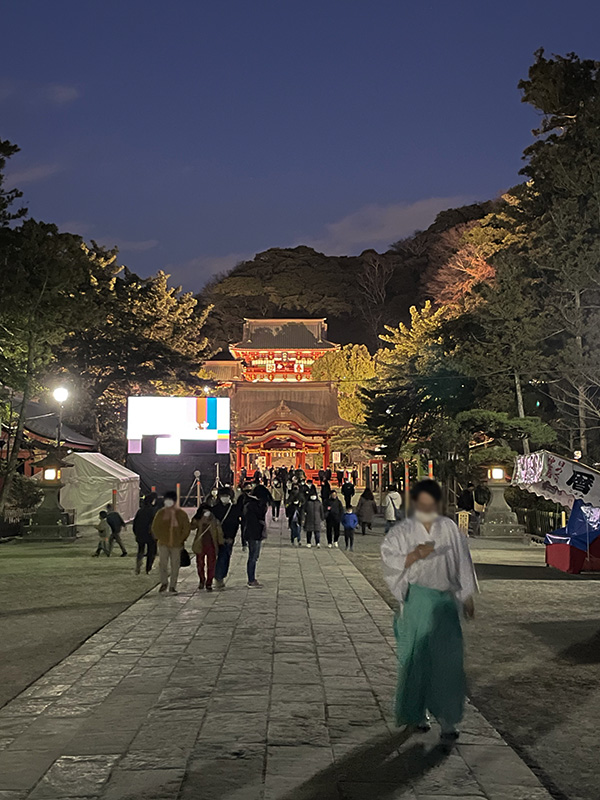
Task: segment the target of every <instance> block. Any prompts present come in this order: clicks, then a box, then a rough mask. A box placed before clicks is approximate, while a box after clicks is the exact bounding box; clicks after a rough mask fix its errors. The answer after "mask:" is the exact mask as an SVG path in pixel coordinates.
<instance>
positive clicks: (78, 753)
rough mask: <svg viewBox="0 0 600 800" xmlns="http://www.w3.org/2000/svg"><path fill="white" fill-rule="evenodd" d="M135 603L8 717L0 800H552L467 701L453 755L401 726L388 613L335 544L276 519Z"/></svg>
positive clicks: (1, 740) (2, 728)
mask: <svg viewBox="0 0 600 800" xmlns="http://www.w3.org/2000/svg"><path fill="white" fill-rule="evenodd" d="M244 558H245V554H244V553H243V552H242V550H241V548H240V547H237V548H236V550H235V551H234V557H233V560H232V568H231V576H230V579H229V580H228V583H227V588H226V589H225V591H223V592H217V591H215V592H212V593H207V592H204V591H203V592H200V591H199V590H198V589H197V583H196V582H197V579H196V577H195V574H194V570H193V568H191V569H187V570H183V571H182V579H181V583H180V593H179V594H178V595H176V596H170V595H166V596H165V595H159V594H158V593H157V592H152V593H150V594H148V595H146V596H145V597H143V598H141V599H140V600H138V601H137V602H136V603H134V604H133V605H132V606H130V607H129V608H128V609H126V610H125V611H123V612H122V613H121V614H120V615H119V616H118V617H117V618H115V619H114V620H113V621H112V622H110V623H108V624H107V625H106V626H105V627H104V628H103V629H102V630H100V631H99V632H98V633H97V634H96V635H94V636H92V637H91V638H90V639H89V640H88V641H87V642H85V643H84V644H83V645H82V646H81V647H80V648H79V649H78V650H76V651H75V652H74V653H73V654H72V655H70V656H69V657H67V658H66V659H64V661H62V662H61V663H60V664H58V665H57V666H56V667H54V668H53V669H51V670H50V671H49V672H48V673H46V675H44V676H43V677H42V678H40V680H39V681H37V682H36V683H35V684H34V685H32V686H31V687H30V688H29V689H27V691H25V692H23V693H22V694H21V695H19V696H18V697H16V698H15V699H14V700H13V701H12V702H11V703H9V704H8V705H6V706H5V707H4V708H3V709H1V710H0V800H58V799H59V798H71V797H72V798H97V800H134V799H135V800H137V799H138V798H139V800H141V798H144V800H163V798H164V799H165V800H166V798H170V799H172V798H179V800H192V798H206V800H209V798H218V799H219V800H221V799H223V800H433V798H437V800H444V798H453V800H458V798H461V797H462V798H470V799H471V800H476V799H477V798H485V800H499V798H502V800H510V798H515V800H548V798H549V797H550V795H549V794H548V793H547V792H546V790H545V789H544V788H543V787H542V785H541V784H540V782H539V781H538V779H537V777H536V776H535V775H534V774H533V773H532V772H531V770H529V768H528V767H527V766H526V765H525V764H524V762H523V761H522V760H521V759H520V758H519V757H518V756H517V754H516V753H515V752H514V751H513V750H512V749H511V748H510V747H509V746H508V745H507V744H506V743H505V741H504V740H503V739H502V738H501V737H500V735H499V734H498V733H497V732H496V731H495V730H494V728H493V727H492V726H491V725H489V723H488V722H487V721H486V720H485V719H484V718H483V717H482V716H481V715H480V714H479V713H478V712H477V710H476V709H475V708H473V706H471V705H469V706H468V708H467V713H466V716H465V720H464V726H463V729H464V735H463V737H462V739H461V743H460V745H459V746H457V747H456V748H455V749H454V751H453V752H452V753H451V754H446V753H444V752H442V751H441V750H440V748H439V747H438V745H437V736H438V732H437V731H436V730H435V728H434V730H432V731H431V732H430V733H429V734H427V735H425V736H420V737H415V736H410V735H409V734H408V733H406V732H404V731H398V730H397V729H395V728H394V726H393V714H392V704H393V694H394V685H395V676H396V659H395V653H394V640H393V635H392V633H391V630H392V612H391V611H390V609H389V607H388V606H387V605H386V603H385V602H384V600H383V599H382V598H381V597H380V596H379V595H378V594H377V592H376V591H375V589H373V587H372V586H371V585H370V584H369V583H368V581H367V580H366V579H365V578H364V577H363V575H362V574H361V573H360V572H359V571H358V570H357V569H356V567H355V566H354V565H353V564H352V563H351V562H350V561H349V559H348V558H346V556H345V554H344V553H343V552H342V551H340V550H335V549H334V550H329V549H327V548H325V547H321V548H320V549H317V548H312V549H311V550H308V549H306V548H293V547H291V546H290V544H289V540H288V537H287V535H286V534H285V532H284V531H283V530H282V525H281V523H279V524H271V525H270V529H269V539H268V540H267V542H266V544H265V546H264V548H263V553H262V554H261V557H260V561H259V570H258V572H259V577H260V580H261V582H262V583H263V584H264V588H262V589H249V588H248V587H247V586H246V584H245V579H244V577H245V576H244Z"/></svg>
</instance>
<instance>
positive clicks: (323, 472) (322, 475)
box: [317, 467, 325, 486]
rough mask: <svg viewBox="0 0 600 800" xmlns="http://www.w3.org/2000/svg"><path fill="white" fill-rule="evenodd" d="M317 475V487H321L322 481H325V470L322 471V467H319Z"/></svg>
mask: <svg viewBox="0 0 600 800" xmlns="http://www.w3.org/2000/svg"><path fill="white" fill-rule="evenodd" d="M317 475H318V478H319V485H320V486H323V481H324V480H325V470H324V469H323V467H321V469H320V470H319V472H318V473H317Z"/></svg>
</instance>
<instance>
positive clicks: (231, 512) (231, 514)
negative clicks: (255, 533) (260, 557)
mask: <svg viewBox="0 0 600 800" xmlns="http://www.w3.org/2000/svg"><path fill="white" fill-rule="evenodd" d="M212 512H213V514H214V515H215V517H216V518H217V519H218V520H219V522H220V523H221V528H222V529H223V544H222V545H221V547H219V552H218V554H217V565H216V567H215V585H216V587H217V589H224V588H225V578H226V577H227V575H228V574H229V564H230V562H231V553H232V551H233V545H234V542H235V537H236V535H237V532H238V528H239V527H240V512H239V507H238V505H237V503H234V502H233V500H232V497H231V494H230V493H229V492H225V491H223V490H221V492H220V493H219V502H218V503H217V505H216V506H213V508H212Z"/></svg>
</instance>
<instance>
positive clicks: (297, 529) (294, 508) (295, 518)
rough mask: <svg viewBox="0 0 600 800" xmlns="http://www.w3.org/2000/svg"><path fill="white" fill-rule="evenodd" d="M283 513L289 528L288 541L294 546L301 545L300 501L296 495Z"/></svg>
mask: <svg viewBox="0 0 600 800" xmlns="http://www.w3.org/2000/svg"><path fill="white" fill-rule="evenodd" d="M285 515H286V517H287V520H288V525H289V528H290V541H291V543H292V545H294V547H300V546H301V545H302V503H301V502H300V497H299V496H296V497H295V498H294V499H293V500H292V501H291V502H290V503H288V505H287V507H286V509H285Z"/></svg>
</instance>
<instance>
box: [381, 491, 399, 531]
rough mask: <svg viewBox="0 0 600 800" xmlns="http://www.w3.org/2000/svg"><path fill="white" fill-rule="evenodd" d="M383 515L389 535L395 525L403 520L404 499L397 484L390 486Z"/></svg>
mask: <svg viewBox="0 0 600 800" xmlns="http://www.w3.org/2000/svg"><path fill="white" fill-rule="evenodd" d="M383 513H384V516H385V532H386V533H387V532H388V531H389V529H390V528H391V527H392V526H393V525H395V524H396V523H397V522H400V520H401V519H402V497H401V495H400V492H399V491H398V490H397V488H396V484H395V483H392V484H390V487H389V489H388V493H387V495H386V498H385V503H384V507H383Z"/></svg>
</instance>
